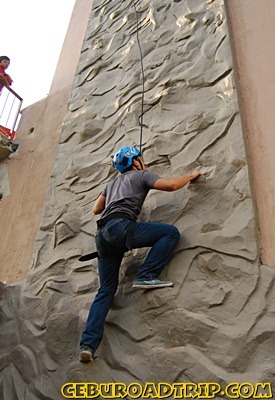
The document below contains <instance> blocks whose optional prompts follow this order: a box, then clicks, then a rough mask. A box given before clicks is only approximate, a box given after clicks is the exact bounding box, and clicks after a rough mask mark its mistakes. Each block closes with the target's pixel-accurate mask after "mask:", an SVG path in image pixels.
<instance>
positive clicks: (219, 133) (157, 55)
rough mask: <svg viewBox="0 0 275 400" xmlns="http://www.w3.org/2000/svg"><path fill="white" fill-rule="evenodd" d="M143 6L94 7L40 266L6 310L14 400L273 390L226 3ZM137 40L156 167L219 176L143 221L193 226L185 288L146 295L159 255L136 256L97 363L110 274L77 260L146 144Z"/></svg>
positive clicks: (266, 298) (4, 386) (148, 151)
mask: <svg viewBox="0 0 275 400" xmlns="http://www.w3.org/2000/svg"><path fill="white" fill-rule="evenodd" d="M136 9H137V13H135V10H134V7H133V3H132V2H131V1H130V0H129V1H128V0H127V1H102V0H100V1H99V0H95V1H94V3H93V9H92V13H91V18H90V23H89V26H88V30H87V33H86V37H85V41H84V43H83V47H82V52H81V57H80V61H79V65H78V69H77V72H76V76H75V80H74V85H73V90H72V92H71V96H70V101H69V108H68V112H67V115H66V118H65V121H64V124H63V130H62V135H61V138H60V144H59V149H58V155H57V158H56V163H55V166H54V169H53V172H52V178H51V182H50V186H49V192H48V197H47V201H46V204H45V209H44V213H43V217H42V221H41V226H40V230H39V232H38V235H37V240H36V246H35V251H34V255H33V260H32V265H31V268H30V271H29V274H28V277H27V278H26V280H25V281H24V282H23V283H22V284H20V285H14V286H9V287H7V288H6V291H5V296H4V298H3V300H2V302H1V305H2V310H1V322H0V323H1V337H0V345H1V348H2V354H1V360H0V365H1V368H0V380H1V383H0V397H1V398H4V399H5V400H13V399H27V400H29V399H31V400H37V399H54V400H56V399H61V398H62V396H61V394H60V388H61V386H62V385H63V384H64V383H65V382H75V381H78V382H113V381H115V382H125V383H130V382H139V383H144V382H184V381H189V382H190V381H193V382H207V381H212V382H218V383H220V384H221V385H223V386H224V385H225V384H227V383H229V382H259V381H272V379H273V381H274V351H273V349H274V328H272V320H271V318H272V300H273V301H274V295H275V294H274V288H273V282H274V271H273V270H272V269H271V268H268V267H265V266H261V265H260V262H259V257H258V250H257V239H256V236H255V232H256V227H255V221H254V212H253V205H252V199H251V193H250V187H249V181H248V171H247V162H246V157H245V151H244V145H243V139H242V131H241V124H240V116H239V113H238V104H237V96H236V90H235V85H234V78H233V65H232V59H231V54H230V45H229V36H228V31H227V24H226V16H225V10H224V4H223V2H222V1H221V0H212V1H211V0H208V1H206V0H182V1H180V0H178V1H176V0H174V1H173V0H167V1H160V0H140V1H137V2H136ZM137 26H138V36H137ZM138 39H139V42H140V47H141V50H142V61H143V67H144V77H145V85H144V86H145V93H144V115H143V124H144V127H143V136H142V149H143V157H144V160H145V163H146V164H147V166H148V168H149V169H150V170H151V171H153V172H155V173H157V174H159V175H161V176H162V177H171V176H178V175H180V174H184V173H187V172H190V171H193V170H195V169H200V170H201V171H202V172H203V173H204V179H202V180H201V181H200V182H198V183H195V184H192V185H189V187H188V188H184V189H182V190H179V191H177V192H175V193H165V192H155V191H152V192H151V193H150V195H149V196H148V198H147V200H146V203H145V205H144V209H143V212H142V215H141V220H153V221H161V222H165V223H171V224H174V225H175V226H177V228H178V229H179V230H180V232H181V240H180V243H179V246H178V247H177V249H176V253H175V256H174V258H173V259H172V261H171V262H170V264H169V265H168V267H167V268H166V269H165V271H164V275H163V276H164V277H167V278H169V279H171V280H173V281H174V287H173V288H169V289H162V290H158V291H145V292H143V291H133V290H132V279H133V276H134V274H135V272H136V271H137V268H138V265H139V264H140V263H141V261H142V259H143V257H144V256H145V254H146V250H145V249H144V250H139V251H132V252H130V253H128V254H127V255H126V257H125V259H124V262H123V264H122V267H121V277H120V284H119V289H118V292H117V294H116V296H115V299H114V303H113V306H112V309H111V311H110V313H109V315H108V318H107V321H106V328H105V334H104V339H103V341H102V344H101V346H100V349H99V351H98V356H99V358H98V359H97V360H96V362H95V363H93V364H88V365H83V364H80V363H79V362H78V343H79V339H80V336H81V332H82V330H83V327H84V323H85V320H86V317H87V313H88V310H89V307H90V304H91V302H92V300H93V298H94V296H95V294H96V291H97V288H98V276H97V266H96V260H93V261H90V262H86V263H80V262H79V261H78V257H79V256H80V255H82V254H84V253H86V252H91V251H94V250H95V248H94V235H95V230H96V223H95V221H96V218H95V217H94V216H93V215H92V214H91V212H90V211H91V208H92V205H93V202H94V201H95V199H96V198H97V197H98V195H99V194H100V193H101V191H102V190H103V188H104V187H105V185H106V183H107V182H109V181H110V179H111V178H113V177H115V176H116V171H115V170H114V169H113V168H112V166H111V162H110V161H111V158H110V157H111V155H112V154H113V153H114V151H115V150H116V149H119V148H120V147H122V146H125V145H127V144H131V145H132V144H139V141H140V128H139V120H140V114H141V98H142V71H141V55H140V49H139V46H138ZM18 262H20V260H18ZM273 304H274V303H273ZM273 314H274V306H273ZM273 326H274V324H273ZM272 357H273V360H272ZM272 368H273V371H272Z"/></svg>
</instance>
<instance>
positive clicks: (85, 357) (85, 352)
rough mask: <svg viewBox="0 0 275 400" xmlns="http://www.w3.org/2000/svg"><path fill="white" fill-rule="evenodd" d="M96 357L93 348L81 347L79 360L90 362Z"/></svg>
mask: <svg viewBox="0 0 275 400" xmlns="http://www.w3.org/2000/svg"><path fill="white" fill-rule="evenodd" d="M94 359H95V356H94V352H93V350H91V349H90V348H89V347H81V348H80V356H79V361H80V362H84V363H86V362H90V361H93V360H94Z"/></svg>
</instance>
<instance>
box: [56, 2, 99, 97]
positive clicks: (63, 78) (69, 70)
mask: <svg viewBox="0 0 275 400" xmlns="http://www.w3.org/2000/svg"><path fill="white" fill-rule="evenodd" d="M92 3H93V0H76V2H75V6H74V9H73V12H72V16H71V20H70V24H69V27H68V30H67V33H66V37H65V40H64V43H63V48H62V52H61V54H60V58H59V61H58V63H57V67H56V70H55V74H54V78H53V81H52V85H51V89H50V94H51V93H55V92H56V91H58V90H60V89H63V88H64V87H66V85H68V84H70V83H71V82H72V77H73V76H74V74H75V70H76V67H77V64H78V61H79V54H80V50H81V46H82V42H83V38H84V35H85V32H86V29H87V22H88V19H89V16H90V11H91V8H92Z"/></svg>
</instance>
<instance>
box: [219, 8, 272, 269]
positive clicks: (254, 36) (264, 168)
mask: <svg viewBox="0 0 275 400" xmlns="http://www.w3.org/2000/svg"><path fill="white" fill-rule="evenodd" d="M225 5H226V9H227V14H228V20H229V26H230V30H231V46H232V52H233V58H234V63H235V75H236V79H237V88H238V93H239V104H240V110H241V117H242V123H243V132H244V136H245V142H246V151H247V158H248V164H249V169H250V178H251V183H252V188H253V192H254V200H255V210H256V211H257V215H258V224H259V233H260V245H261V257H262V262H263V263H264V264H267V265H275V246H274V243H275V231H274V220H275V175H274V171H275V156H274V154H275V137H274V126H275V112H274V110H275V96H274V81H275V67H274V66H275V46H274V43H275V29H274V15H275V2H274V0H262V1H258V0H242V1H239V0H230V1H225Z"/></svg>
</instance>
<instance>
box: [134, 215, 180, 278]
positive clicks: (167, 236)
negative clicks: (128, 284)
mask: <svg viewBox="0 0 275 400" xmlns="http://www.w3.org/2000/svg"><path fill="white" fill-rule="evenodd" d="M179 239H180V233H179V231H178V229H177V228H176V227H175V226H173V225H167V224H160V223H155V222H139V223H137V224H136V229H135V231H134V233H133V238H132V248H133V249H135V248H141V247H152V248H151V250H150V251H149V253H148V255H147V257H146V260H145V261H144V263H143V264H142V265H141V266H140V268H139V272H138V274H137V275H136V276H135V279H138V280H144V279H150V280H151V279H155V278H156V277H157V276H158V275H159V274H160V273H161V271H162V270H163V268H164V267H165V266H166V265H167V264H168V262H169V261H170V259H171V258H172V255H173V251H174V249H175V247H176V246H177V244H178V242H179Z"/></svg>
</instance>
